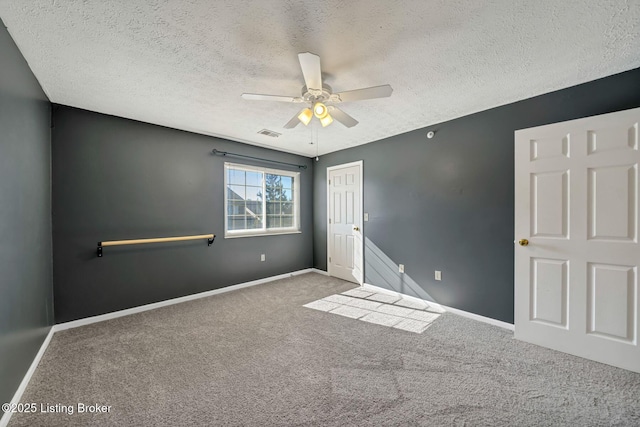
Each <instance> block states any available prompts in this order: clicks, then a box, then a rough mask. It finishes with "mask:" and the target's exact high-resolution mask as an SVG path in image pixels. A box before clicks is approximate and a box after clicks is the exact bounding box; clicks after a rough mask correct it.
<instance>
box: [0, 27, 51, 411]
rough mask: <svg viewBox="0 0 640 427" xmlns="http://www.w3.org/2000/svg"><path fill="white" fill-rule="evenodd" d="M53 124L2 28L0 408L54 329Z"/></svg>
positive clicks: (24, 64) (41, 94)
mask: <svg viewBox="0 0 640 427" xmlns="http://www.w3.org/2000/svg"><path fill="white" fill-rule="evenodd" d="M50 121H51V107H50V104H49V101H48V99H47V97H46V96H45V94H44V92H43V91H42V89H41V88H40V84H39V83H38V81H37V80H36V78H35V77H34V76H33V74H32V73H31V70H30V69H29V66H28V65H27V62H26V61H25V60H24V58H23V57H22V55H21V54H20V51H19V50H18V48H17V47H16V45H15V44H14V43H13V40H12V39H11V37H10V36H9V33H8V32H7V30H6V28H5V26H4V24H3V23H2V21H0V402H8V401H10V400H11V398H12V397H13V394H14V393H15V391H16V389H17V388H18V385H19V384H20V381H22V378H23V377H24V375H25V373H26V372H27V370H28V369H29V365H31V362H32V361H33V358H34V357H35V355H36V353H37V352H38V350H39V349H40V346H41V345H42V342H43V340H44V338H45V336H46V335H47V333H48V332H49V329H50V325H52V324H53V295H52V292H53V285H52V279H51V179H50V177H51V174H50V171H51V168H50V164H51V145H50V141H51V139H50ZM0 416H2V413H0Z"/></svg>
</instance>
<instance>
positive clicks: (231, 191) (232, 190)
mask: <svg viewBox="0 0 640 427" xmlns="http://www.w3.org/2000/svg"><path fill="white" fill-rule="evenodd" d="M244 188H245V187H244V186H240V185H230V186H229V188H228V190H227V197H228V198H229V199H231V200H244V195H245V191H244Z"/></svg>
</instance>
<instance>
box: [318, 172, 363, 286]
mask: <svg viewBox="0 0 640 427" xmlns="http://www.w3.org/2000/svg"><path fill="white" fill-rule="evenodd" d="M351 166H360V230H361V233H362V239H361V240H362V242H361V248H360V249H361V251H362V252H361V253H362V259H361V261H360V271H362V283H360V286H364V191H363V190H364V179H363V177H364V161H362V160H357V161H355V162H349V163H343V164H341V165H335V166H327V173H326V177H325V181H326V186H327V218H326V222H325V223H326V225H327V273H328V274H329V276H331V275H332V274H331V263H330V262H329V258H330V257H331V249H330V248H331V245H330V243H331V227H330V225H331V224H329V217H330V215H331V212H330V203H329V198H330V195H331V185H330V184H329V176H330V174H329V172H331V171H333V170H336V169H342V168H348V167H351Z"/></svg>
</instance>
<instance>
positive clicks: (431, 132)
mask: <svg viewBox="0 0 640 427" xmlns="http://www.w3.org/2000/svg"><path fill="white" fill-rule="evenodd" d="M435 134H436V133H435V132H434V131H432V130H430V131H429V132H427V138H429V139H431V138H433V137H434V135H435Z"/></svg>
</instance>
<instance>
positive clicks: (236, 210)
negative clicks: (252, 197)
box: [227, 200, 244, 215]
mask: <svg viewBox="0 0 640 427" xmlns="http://www.w3.org/2000/svg"><path fill="white" fill-rule="evenodd" d="M227 215H244V202H242V201H238V200H229V201H228V202H227Z"/></svg>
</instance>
